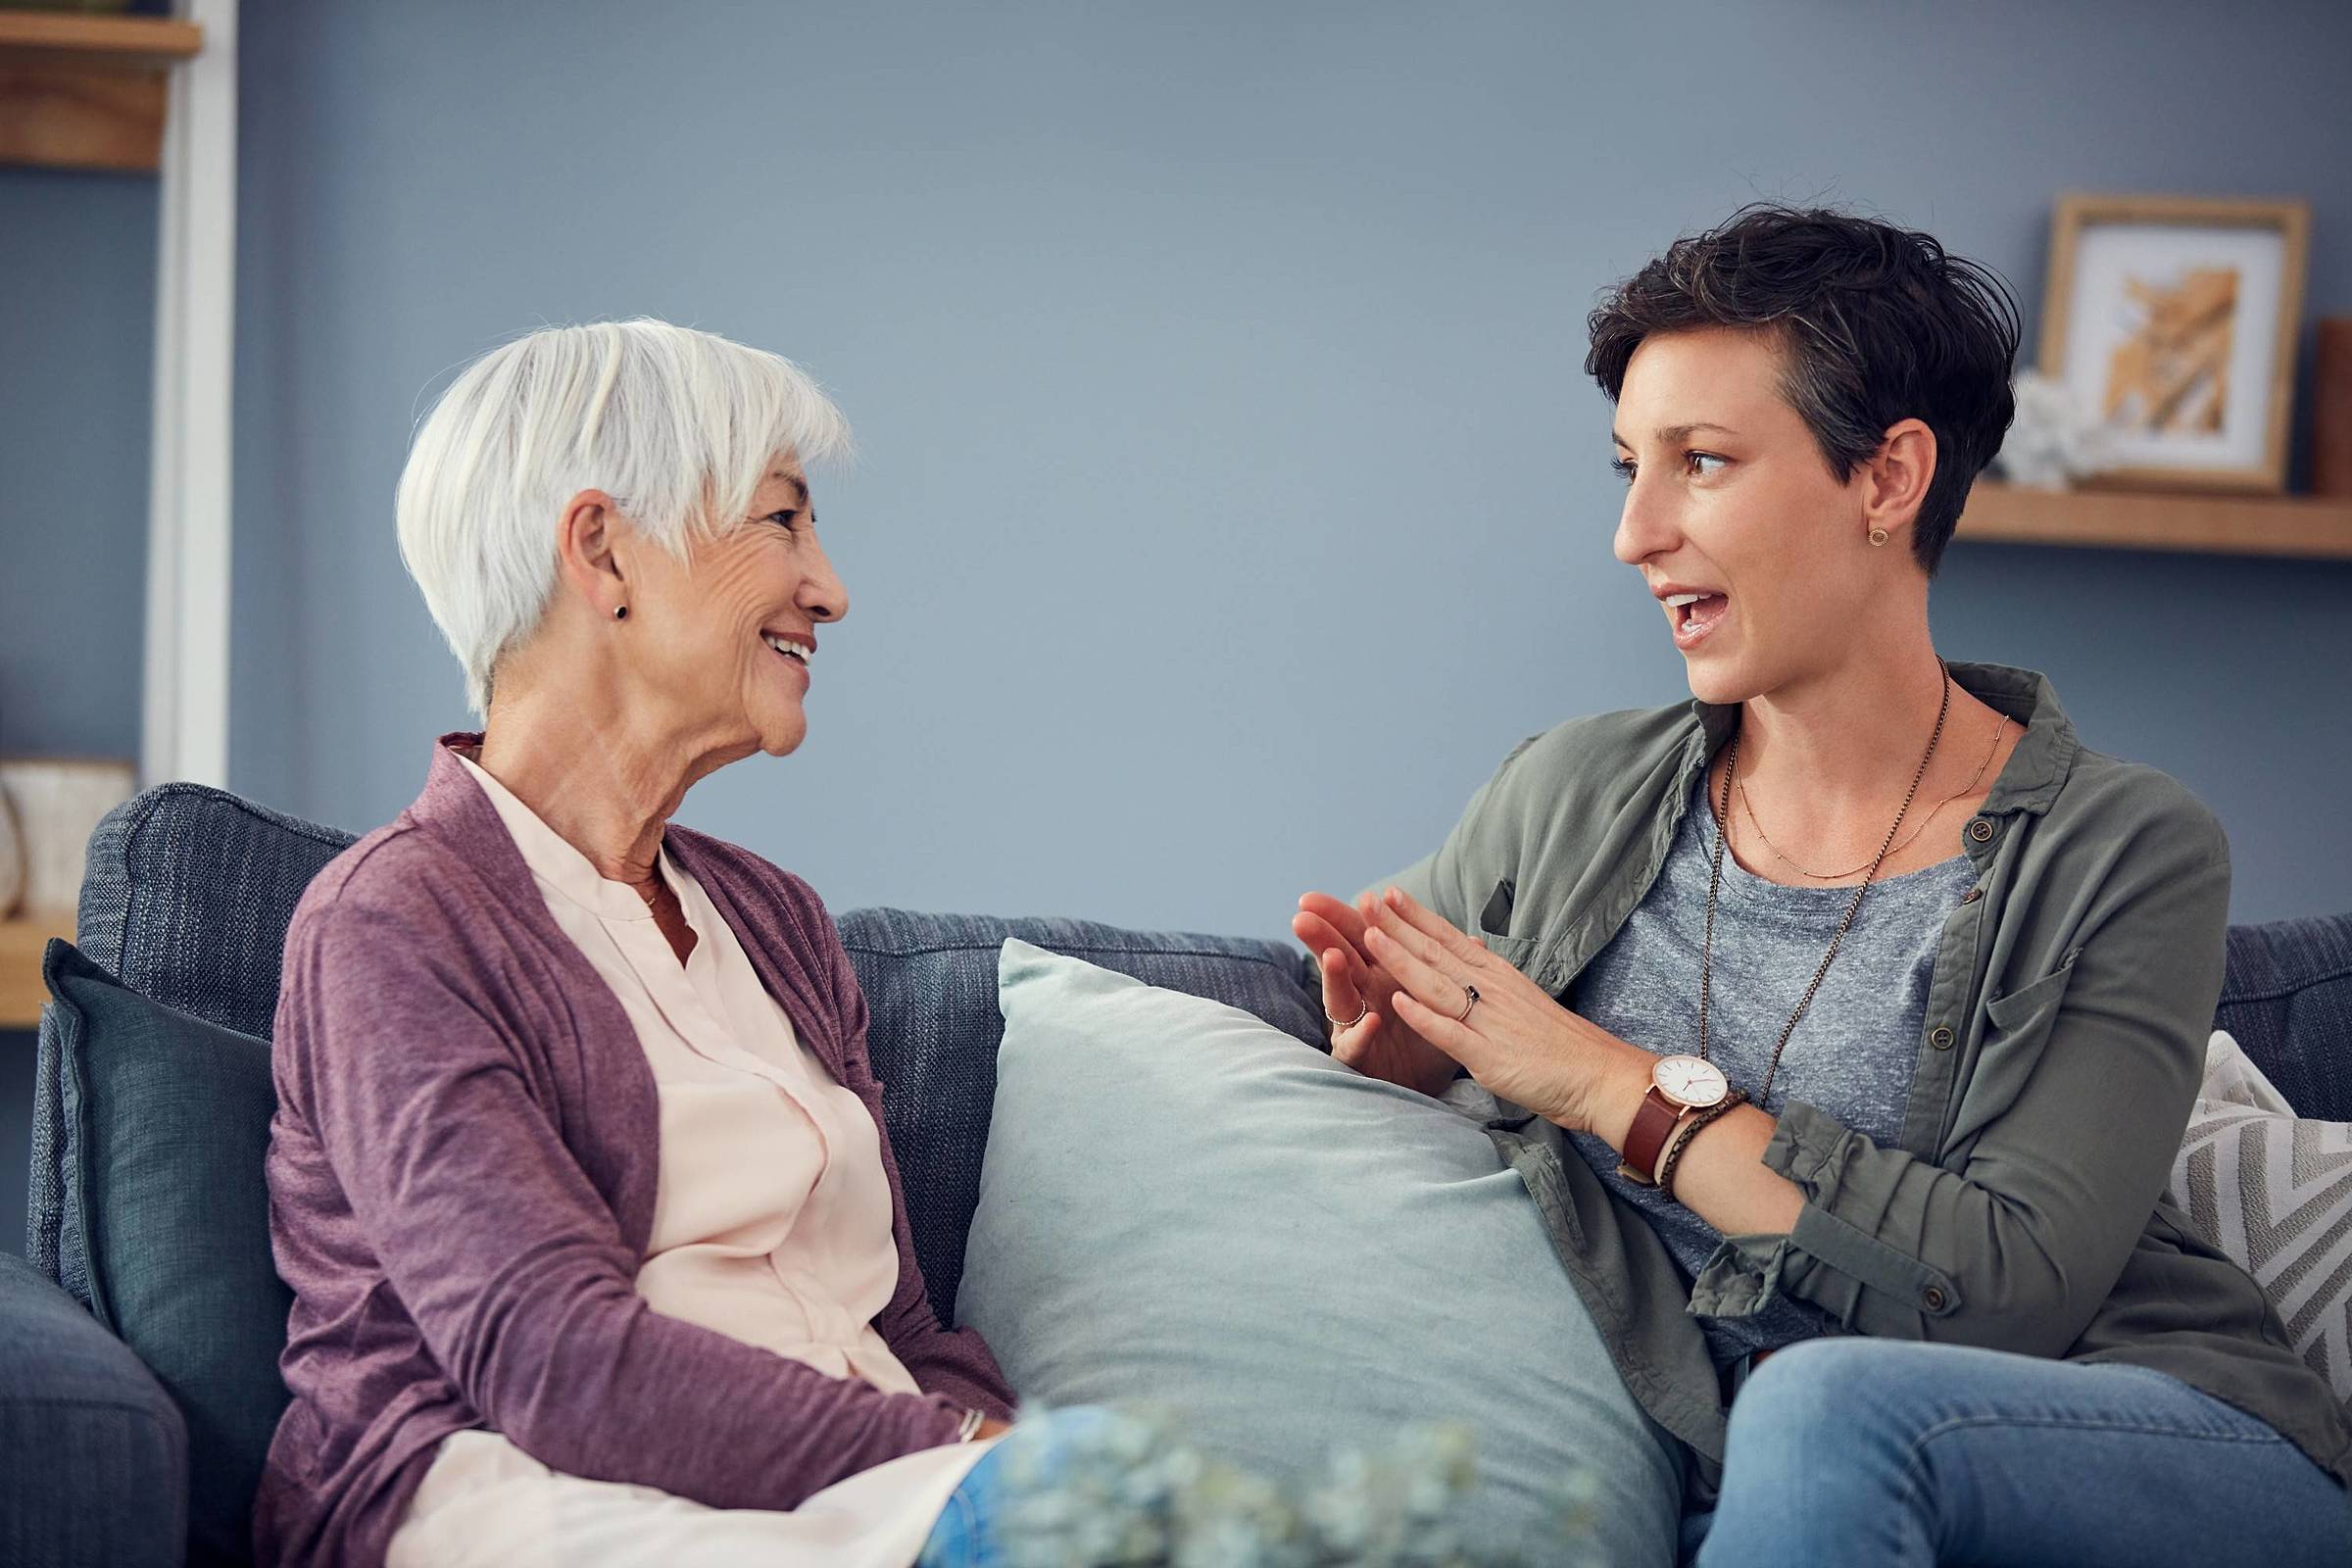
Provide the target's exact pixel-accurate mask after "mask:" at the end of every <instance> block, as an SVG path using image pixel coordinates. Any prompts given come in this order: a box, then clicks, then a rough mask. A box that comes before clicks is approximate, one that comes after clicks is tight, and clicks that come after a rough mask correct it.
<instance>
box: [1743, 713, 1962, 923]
mask: <svg viewBox="0 0 2352 1568" xmlns="http://www.w3.org/2000/svg"><path fill="white" fill-rule="evenodd" d="M2008 732H2009V715H2008V714H2007V713H2003V714H2001V715H2000V716H1999V717H1997V718H1995V719H1994V720H1993V724H1992V745H1991V747H1990V748H1989V749H1987V750H1986V751H1985V760H1983V761H1982V762H1979V763H1978V764H1977V771H1976V773H1975V774H1974V775H1973V776H1971V777H1970V779H1969V781H1968V782H1967V783H1965V784H1963V785H1961V786H1960V787H1959V788H1958V789H1956V790H1954V791H1952V793H1951V794H1949V795H1946V796H1945V797H1944V798H1943V799H1942V800H1940V801H1937V802H1936V804H1935V805H1934V806H1931V807H1929V808H1928V814H1927V815H1925V816H1923V817H1921V818H1920V819H1919V826H1917V827H1915V828H1913V829H1912V830H1911V836H1910V837H1909V838H1907V839H1905V840H1903V842H1902V843H1900V844H1897V845H1896V846H1895V847H1894V848H1893V849H1892V850H1890V851H1888V852H1887V855H1888V858H1893V857H1894V856H1897V855H1900V854H1902V853H1903V852H1904V851H1905V850H1907V849H1909V848H1910V847H1911V846H1912V845H1914V844H1916V843H1918V842H1919V836H1920V835H1921V834H1922V833H1925V832H1926V831H1927V830H1928V824H1929V823H1930V822H1933V821H1934V820H1936V812H1937V811H1940V810H1942V809H1944V808H1945V807H1947V806H1949V805H1951V804H1952V803H1953V802H1954V801H1956V800H1958V799H1960V797H1961V796H1963V795H1968V794H1971V793H1973V792H1974V791H1975V789H1976V787H1977V781H1978V780H1979V779H1982V778H1983V777H1984V776H1985V769H1986V768H1988V767H1990V766H1991V765H1992V759H1993V754H1994V753H1996V752H1998V751H1999V750H2000V749H2001V737H2002V736H2003V735H2005V734H2007V733H2008ZM1740 809H1743V810H1744V811H1746V812H1747V820H1748V823H1749V825H1750V826H1752V827H1753V828H1754V829H1755V830H1756V837H1758V838H1760V839H1762V840H1763V841H1764V847H1765V848H1766V849H1768V850H1770V851H1771V852H1772V858H1774V859H1776V860H1778V861H1780V862H1781V863H1782V864H1783V865H1785V866H1787V867H1789V869H1790V870H1792V871H1794V872H1796V873H1797V874H1798V875H1799V876H1809V877H1811V878H1813V880H1814V881H1816V882H1834V881H1836V880H1837V879H1838V878H1839V877H1841V876H1852V875H1853V874H1854V871H1859V870H1861V869H1862V867H1861V866H1859V865H1857V866H1855V867H1854V868H1853V870H1851V871H1808V870H1806V869H1805V868H1804V867H1803V866H1801V865H1799V864H1797V863H1796V862H1795V861H1794V860H1791V859H1790V858H1789V857H1787V856H1786V855H1783V854H1782V853H1781V847H1780V846H1779V845H1777V844H1775V843H1773V842H1772V835H1771V834H1769V833H1767V832H1765V831H1764V824H1763V822H1762V821H1761V820H1760V819H1758V817H1757V816H1756V806H1755V803H1754V802H1753V801H1751V800H1749V799H1748V798H1747V786H1746V785H1745V784H1744V783H1743V784H1741V785H1740Z"/></svg>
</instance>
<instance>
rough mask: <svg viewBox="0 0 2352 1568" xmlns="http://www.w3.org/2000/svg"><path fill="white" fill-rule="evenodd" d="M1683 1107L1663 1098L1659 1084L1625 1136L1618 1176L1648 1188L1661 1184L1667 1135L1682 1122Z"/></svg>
mask: <svg viewBox="0 0 2352 1568" xmlns="http://www.w3.org/2000/svg"><path fill="white" fill-rule="evenodd" d="M1682 1114H1683V1112H1682V1107H1681V1106H1679V1105H1677V1104H1676V1103H1674V1102H1673V1101H1671V1100H1668V1099H1667V1098H1666V1097H1665V1095H1664V1094H1662V1093H1661V1092H1660V1091H1659V1089H1658V1086H1657V1085H1656V1084H1651V1085H1650V1086H1649V1092H1648V1093H1647V1094H1645V1095H1643V1096H1642V1108H1641V1109H1639V1110H1637V1111H1635V1112H1634V1125H1633V1126H1632V1128H1631V1129H1629V1130H1628V1131H1627V1133H1626V1135H1625V1157H1624V1160H1623V1162H1622V1163H1620V1164H1619V1165H1618V1167H1617V1174H1618V1175H1620V1176H1623V1177H1624V1178H1625V1179H1626V1180H1627V1181H1631V1182H1639V1183H1641V1184H1642V1186H1644V1187H1652V1186H1655V1185H1656V1183H1657V1175H1656V1173H1657V1169H1658V1155H1659V1153H1660V1152H1663V1151H1664V1149H1665V1148H1666V1139H1667V1135H1668V1134H1670V1133H1672V1132H1673V1131H1674V1127H1675V1123H1676V1122H1678V1121H1680V1120H1681V1119H1682Z"/></svg>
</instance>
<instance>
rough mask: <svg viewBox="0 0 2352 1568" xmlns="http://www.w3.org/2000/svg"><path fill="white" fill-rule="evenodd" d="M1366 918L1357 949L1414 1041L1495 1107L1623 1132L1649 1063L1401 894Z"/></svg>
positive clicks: (1368, 906) (1394, 892)
mask: <svg viewBox="0 0 2352 1568" xmlns="http://www.w3.org/2000/svg"><path fill="white" fill-rule="evenodd" d="M1363 912H1364V913H1365V914H1366V915H1367V916H1368V920H1367V926H1366V929H1365V931H1364V935H1363V940H1362V942H1361V943H1360V944H1359V946H1360V948H1361V951H1362V952H1363V953H1364V954H1365V955H1366V956H1368V958H1369V959H1370V960H1371V961H1373V962H1374V963H1376V964H1378V965H1379V967H1380V972H1381V973H1383V974H1385V975H1387V976H1388V977H1389V980H1388V984H1389V985H1390V986H1391V988H1392V990H1391V992H1390V995H1389V998H1388V1007H1389V1010H1390V1012H1391V1014H1392V1015H1393V1016H1394V1018H1395V1019H1396V1020H1397V1023H1400V1024H1403V1025H1405V1026H1407V1027H1409V1028H1411V1029H1412V1030H1413V1031H1414V1038H1415V1039H1417V1040H1419V1041H1421V1042H1423V1043H1424V1044H1426V1045H1427V1046H1428V1047H1429V1048H1430V1049H1432V1050H1435V1051H1437V1052H1439V1053H1440V1054H1444V1055H1446V1056H1447V1057H1450V1058H1451V1059H1452V1060H1454V1061H1458V1062H1460V1063H1461V1064H1462V1066H1464V1067H1465V1068H1467V1069H1468V1070H1469V1073H1470V1076H1471V1077H1472V1078H1474V1079H1476V1080H1477V1081H1478V1082H1479V1084H1480V1085H1481V1086H1483V1087H1484V1088H1486V1089H1488V1090H1490V1091H1492V1092H1493V1093H1494V1095H1495V1098H1496V1099H1498V1100H1507V1101H1509V1102H1511V1103H1514V1104H1518V1105H1524V1106H1526V1107H1527V1108H1528V1109H1529V1110H1532V1111H1534V1112H1536V1113H1537V1114H1538V1115H1540V1116H1544V1117H1546V1118H1548V1119H1550V1120H1552V1121H1555V1122H1557V1123H1559V1124H1560V1125H1561V1126H1563V1127H1565V1128H1567V1129H1568V1130H1569V1131H1571V1132H1598V1133H1600V1134H1601V1136H1603V1137H1609V1138H1615V1137H1621V1136H1622V1135H1623V1133H1624V1124H1625V1123H1626V1122H1628V1121H1630V1119H1631V1118H1632V1115H1633V1109H1634V1107H1635V1105H1636V1103H1638V1102H1639V1101H1640V1100H1641V1098H1642V1094H1643V1092H1644V1091H1645V1090H1646V1089H1647V1088H1648V1081H1649V1070H1650V1066H1651V1064H1652V1063H1653V1062H1654V1061H1655V1059H1656V1058H1655V1057H1653V1056H1651V1055H1650V1054H1649V1053H1647V1052H1645V1051H1643V1050H1642V1048H1641V1047H1639V1046H1635V1045H1630V1044H1628V1043H1627V1042H1625V1041H1623V1040H1620V1039H1618V1038H1617V1037H1616V1036H1615V1035H1613V1034H1610V1033H1609V1032H1608V1031H1607V1030H1605V1029H1603V1028H1601V1027H1600V1026H1599V1025H1598V1024H1596V1023H1593V1021H1591V1020H1590V1019H1588V1018H1585V1017H1582V1016H1580V1015H1578V1014H1577V1013H1574V1012H1571V1011H1570V1010H1569V1009H1568V1008H1566V1007H1563V1006H1561V1005H1559V1003H1557V1002H1555V1001H1553V1000H1552V998H1551V996H1550V995H1549V994H1548V993H1547V992H1545V991H1544V988H1543V987H1542V986H1539V985H1538V984H1536V982H1534V981H1533V980H1530V979H1529V978H1528V977H1527V976H1525V975H1523V974H1521V973H1520V972H1519V971H1518V970H1517V969H1515V968H1513V967H1512V966H1511V965H1510V964H1508V963H1506V962H1504V961H1503V960H1502V959H1501V958H1499V957H1497V956H1495V955H1494V954H1492V953H1490V952H1488V951H1487V949H1486V948H1485V947H1484V946H1483V945H1481V944H1480V943H1479V942H1478V941H1477V940H1476V939H1475V938H1473V937H1471V936H1470V935H1468V934H1467V933H1465V932H1464V931H1462V930H1461V929H1460V928H1459V927H1457V926H1455V925H1453V924H1451V923H1450V922H1449V921H1447V920H1446V918H1445V917H1444V916H1442V915H1440V914H1438V913H1437V912H1436V911H1435V910H1432V909H1429V908H1425V907H1422V906H1421V905H1420V904H1417V903H1415V902H1414V901H1413V899H1412V898H1411V897H1410V896H1409V895H1408V894H1406V893H1405V891H1404V890H1403V889H1402V888H1389V889H1387V890H1386V891H1385V892H1384V893H1382V894H1381V895H1380V896H1379V897H1378V898H1377V899H1369V900H1366V901H1365V908H1364V911H1363ZM1325 989H1326V990H1327V991H1328V989H1329V981H1328V980H1326V982H1325ZM1342 1016H1343V1017H1344V1016H1346V1015H1345V1014H1342Z"/></svg>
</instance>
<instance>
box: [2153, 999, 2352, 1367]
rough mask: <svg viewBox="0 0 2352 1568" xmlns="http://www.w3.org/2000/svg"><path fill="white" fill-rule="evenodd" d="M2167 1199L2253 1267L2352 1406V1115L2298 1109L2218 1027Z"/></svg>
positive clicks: (2291, 1331)
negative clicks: (2313, 1117)
mask: <svg viewBox="0 0 2352 1568" xmlns="http://www.w3.org/2000/svg"><path fill="white" fill-rule="evenodd" d="M2165 1197H2166V1198H2168V1199H2169V1200H2171V1201H2173V1202H2174V1203H2176V1204H2178V1205H2179V1206H2180V1208H2182V1209H2184V1210H2186V1211H2187V1213H2188V1216H2189V1218H2191V1219H2192V1220H2194V1221H2195V1222H2196V1224H2197V1228H2198V1229H2199V1230H2201V1231H2203V1232H2204V1233H2205V1234H2206V1236H2208V1237H2209V1238H2211V1239H2212V1241H2213V1242H2214V1244H2215V1245H2216V1246H2218V1247H2219V1248H2221V1250H2223V1251H2224V1252H2227V1253H2228V1254H2229V1256H2230V1257H2231V1258H2233V1259H2235V1260H2236V1262H2237V1263H2238V1265H2239V1266H2240V1267H2241V1268H2243V1269H2244V1270H2245V1271H2246V1272H2247V1273H2249V1274H2251V1275H2253V1276H2254V1281H2255V1283H2256V1284H2258V1285H2260V1286H2261V1287H2262V1289H2263V1294H2264V1295H2266V1296H2268V1297H2269V1298H2270V1299H2271V1305H2272V1306H2273V1307H2275V1308H2277V1310H2278V1317H2279V1320H2280V1321H2281V1322H2283V1323H2284V1324H2285V1325H2286V1333H2287V1338H2288V1340H2289V1341H2290V1342H2291V1343H2292V1344H2293V1345H2294V1348H2295V1350H2296V1352H2297V1353H2298V1354H2300V1355H2301V1356H2302V1357H2303V1359H2304V1360H2306V1361H2308V1362H2309V1363H2311V1366H2312V1369H2313V1370H2314V1371H2316V1372H2318V1373H2319V1374H2320V1375H2321V1376H2322V1377H2324V1378H2326V1379H2327V1382H2328V1385H2329V1387H2331V1388H2333V1389H2334V1390H2335V1394H2336V1397H2338V1398H2340V1399H2342V1400H2344V1401H2345V1402H2346V1403H2347V1404H2352V1122H2340V1121H2306V1120H2300V1119H2298V1118H2297V1117H2296V1116H2295V1114H2294V1111H2293V1110H2292V1109H2291V1108H2290V1107H2289V1106H2288V1105H2287V1103H2286V1102H2285V1100H2284V1099H2282V1098H2281V1097H2280V1096H2279V1094H2278V1090H2277V1089H2275V1088H2273V1087H2272V1086H2271V1083H2270V1080H2269V1079H2267V1078H2265V1077H2264V1076H2263V1075H2262V1069H2261V1068H2259V1067H2257V1066H2255V1065H2254V1063H2253V1062H2251V1061H2249V1060H2247V1059H2246V1056H2245V1054H2244V1053H2243V1052H2241V1051H2239V1050H2238V1047H2237V1042H2236V1041H2234V1040H2232V1039H2231V1038H2230V1037H2229V1033H2228V1032H2227V1031H2225V1030H2220V1029H2217V1030H2215V1031H2214V1033H2213V1039H2212V1041H2211V1042H2210V1043H2209V1044H2208V1046H2207V1048H2206V1054H2205V1081H2204V1083H2203V1085H2202V1086H2201V1087H2200V1089H2199V1092H2198V1099H2197V1108H2196V1110H2195V1111H2194V1112H2193V1113H2192V1114H2191V1115H2190V1116H2189V1119H2188V1132H2187V1135H2186V1136H2185V1137H2183V1138H2182V1139H2181V1141H2180V1156H2179V1157H2178V1158H2177V1159H2175V1160H2174V1162H2173V1176H2172V1182H2171V1185H2170V1186H2169V1187H2168V1188H2167V1190H2166V1193H2165Z"/></svg>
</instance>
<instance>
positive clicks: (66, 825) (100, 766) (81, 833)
mask: <svg viewBox="0 0 2352 1568" xmlns="http://www.w3.org/2000/svg"><path fill="white" fill-rule="evenodd" d="M131 787H132V772H131V764H130V763H128V762H118V761H110V760H102V759H97V758H51V757H43V758H29V757H20V758H7V759H0V796H5V797H6V798H7V800H8V804H9V806H10V807H11V808H12V809H14V811H15V813H16V820H17V832H18V838H19V840H20V843H21V847H22V849H23V853H24V858H25V882H24V888H25V897H24V907H23V909H22V911H21V912H22V913H24V914H26V915H37V916H50V915H59V914H63V915H68V916H71V915H72V914H73V910H74V907H75V906H76V905H77V904H79V903H80V901H81V866H82V856H83V853H84V852H85V850H86V849H87V848H88V845H89V842H90V830H91V829H92V828H95V827H96V826H97V825H98V819H99V818H100V817H102V816H104V815H106V813H107V812H109V811H111V810H113V809H115V808H116V807H117V806H120V805H121V804H122V803H123V802H124V801H126V800H129V799H130V794H131Z"/></svg>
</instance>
